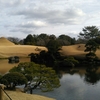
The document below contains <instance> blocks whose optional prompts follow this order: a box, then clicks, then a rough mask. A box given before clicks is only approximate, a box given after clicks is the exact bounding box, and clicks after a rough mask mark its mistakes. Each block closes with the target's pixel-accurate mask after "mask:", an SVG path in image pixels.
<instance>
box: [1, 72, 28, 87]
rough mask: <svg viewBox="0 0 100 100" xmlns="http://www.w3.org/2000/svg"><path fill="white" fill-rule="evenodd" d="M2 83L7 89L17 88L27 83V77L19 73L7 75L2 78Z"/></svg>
mask: <svg viewBox="0 0 100 100" xmlns="http://www.w3.org/2000/svg"><path fill="white" fill-rule="evenodd" d="M1 83H2V84H5V85H6V87H9V86H10V88H15V86H17V85H22V84H26V83H27V79H26V78H25V76H24V75H23V74H21V73H18V72H11V73H7V74H5V75H4V76H2V78H1Z"/></svg>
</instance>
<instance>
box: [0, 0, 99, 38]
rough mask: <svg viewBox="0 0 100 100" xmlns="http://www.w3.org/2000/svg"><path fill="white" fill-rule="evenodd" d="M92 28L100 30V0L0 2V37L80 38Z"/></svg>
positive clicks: (13, 0)
mask: <svg viewBox="0 0 100 100" xmlns="http://www.w3.org/2000/svg"><path fill="white" fill-rule="evenodd" d="M92 25H95V26H97V27H98V28H99V27H100V0H0V37H1V36H6V37H10V36H11V37H19V38H25V37H26V36H27V35H28V34H38V35H39V34H41V33H46V34H54V35H56V36H59V35H61V34H65V35H69V36H71V37H77V35H78V34H79V32H80V31H81V30H82V28H84V27H85V26H92Z"/></svg>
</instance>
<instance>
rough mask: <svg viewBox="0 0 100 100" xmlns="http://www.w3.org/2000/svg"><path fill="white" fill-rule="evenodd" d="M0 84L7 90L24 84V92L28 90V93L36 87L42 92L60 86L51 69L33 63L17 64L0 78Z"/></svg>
mask: <svg viewBox="0 0 100 100" xmlns="http://www.w3.org/2000/svg"><path fill="white" fill-rule="evenodd" d="M0 83H2V84H5V85H6V87H7V88H8V89H15V86H17V85H22V84H25V89H24V90H25V91H27V90H30V93H32V90H33V89H36V88H37V87H38V88H40V89H41V90H42V91H51V90H53V88H57V87H59V86H60V81H59V78H58V76H57V74H56V73H55V71H54V70H53V69H52V68H50V67H46V66H45V65H40V64H35V63H34V62H24V63H19V65H18V66H16V67H13V68H12V69H11V70H10V71H9V73H7V74H5V75H3V76H1V77H0Z"/></svg>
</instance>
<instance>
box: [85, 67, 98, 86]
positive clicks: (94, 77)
mask: <svg viewBox="0 0 100 100" xmlns="http://www.w3.org/2000/svg"><path fill="white" fill-rule="evenodd" d="M97 70H98V67H93V66H90V67H87V69H86V73H85V78H84V80H85V81H86V82H87V83H88V84H92V85H94V84H96V83H97V82H99V80H100V73H97Z"/></svg>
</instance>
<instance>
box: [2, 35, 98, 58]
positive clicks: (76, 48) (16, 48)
mask: <svg viewBox="0 0 100 100" xmlns="http://www.w3.org/2000/svg"><path fill="white" fill-rule="evenodd" d="M84 46H85V45H84V44H76V45H70V46H63V47H62V50H61V53H62V54H63V55H77V56H84V55H85V54H86V52H84V50H85V47H84ZM41 50H47V48H45V47H42V46H32V45H31V46H30V45H15V44H13V43H12V42H10V41H9V40H7V39H6V38H4V37H1V38H0V58H5V57H9V56H28V55H29V54H30V53H39V52H40V51H41ZM96 54H97V56H98V57H100V50H97V52H96Z"/></svg>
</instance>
